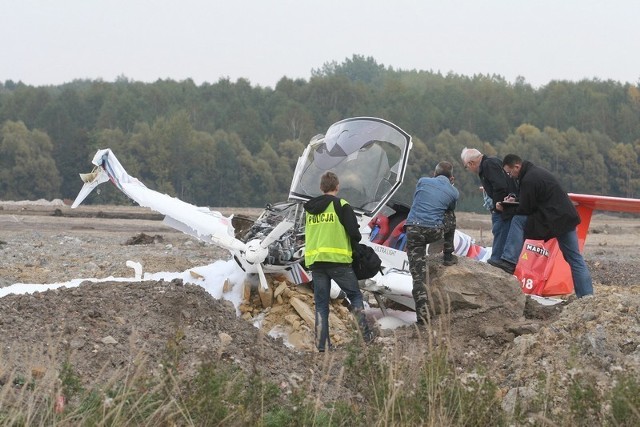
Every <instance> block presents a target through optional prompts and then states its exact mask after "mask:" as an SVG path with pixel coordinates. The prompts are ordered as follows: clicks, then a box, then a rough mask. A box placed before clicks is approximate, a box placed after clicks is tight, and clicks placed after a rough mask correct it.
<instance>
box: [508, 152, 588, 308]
mask: <svg viewBox="0 0 640 427" xmlns="http://www.w3.org/2000/svg"><path fill="white" fill-rule="evenodd" d="M502 164H503V168H504V171H505V172H506V173H507V174H508V175H509V176H512V177H514V178H517V179H518V181H519V182H520V204H519V205H518V208H517V210H516V214H518V215H527V222H526V225H525V227H524V237H525V238H527V239H532V240H544V241H547V240H550V239H553V238H556V239H557V240H558V246H559V247H560V251H561V252H562V256H563V257H564V259H565V261H567V263H568V264H569V266H570V267H571V277H572V278H573V287H574V289H575V292H576V296H577V297H578V298H582V297H584V296H587V295H592V294H593V283H592V280H591V273H590V272H589V268H588V267H587V263H586V262H585V261H584V258H583V257H582V254H581V253H580V248H579V245H578V234H577V233H576V226H577V225H578V224H580V215H578V211H576V208H575V206H574V205H573V202H572V201H571V199H570V198H569V195H568V194H567V192H566V191H564V189H563V188H562V186H561V185H560V182H558V180H557V179H556V178H555V177H554V176H553V175H552V174H551V172H549V171H548V170H546V169H543V168H541V167H538V166H535V165H534V164H533V163H531V162H529V161H526V160H525V161H523V160H522V159H521V158H520V157H519V156H517V155H515V154H508V155H507V156H505V158H504V159H503V161H502Z"/></svg>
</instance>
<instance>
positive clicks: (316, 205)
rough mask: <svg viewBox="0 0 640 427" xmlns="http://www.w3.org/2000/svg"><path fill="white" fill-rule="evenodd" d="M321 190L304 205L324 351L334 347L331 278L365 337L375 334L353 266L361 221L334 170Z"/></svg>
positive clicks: (308, 259)
mask: <svg viewBox="0 0 640 427" xmlns="http://www.w3.org/2000/svg"><path fill="white" fill-rule="evenodd" d="M320 190H321V191H322V193H323V194H322V195H321V196H318V197H315V198H313V199H311V200H309V201H308V202H307V203H305V204H304V209H305V211H306V228H305V240H306V241H305V255H304V261H305V265H306V266H307V268H309V269H310V270H311V272H312V275H313V297H314V300H315V305H316V317H315V339H316V347H317V349H318V351H320V352H324V351H325V350H327V349H329V348H331V340H330V338H329V300H330V291H331V280H332V279H333V281H334V282H336V283H337V284H338V286H340V288H341V289H342V290H343V291H344V293H345V294H346V295H347V298H348V299H349V302H350V303H351V306H350V308H351V311H352V312H353V313H354V314H355V316H356V319H357V320H358V325H359V326H360V330H361V332H362V335H363V338H364V340H365V341H366V342H371V341H372V340H373V339H374V335H373V333H372V331H371V329H370V328H369V326H368V324H367V322H366V318H365V315H364V303H363V300H362V292H361V291H360V288H359V287H358V279H356V275H355V273H354V272H353V268H352V267H351V262H352V261H353V258H352V250H353V248H355V247H356V245H357V244H358V242H360V239H361V238H362V236H361V234H360V227H359V225H358V220H357V218H356V215H355V213H354V212H353V209H352V208H351V206H350V205H349V203H348V202H347V201H346V200H344V199H340V198H338V197H337V194H338V191H339V190H340V182H339V180H338V176H337V175H336V174H335V173H333V172H326V173H325V174H324V175H322V177H321V178H320Z"/></svg>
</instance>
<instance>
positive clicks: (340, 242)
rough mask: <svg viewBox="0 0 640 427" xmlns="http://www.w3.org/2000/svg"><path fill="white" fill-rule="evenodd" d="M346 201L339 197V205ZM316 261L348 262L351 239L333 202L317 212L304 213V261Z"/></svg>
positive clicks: (307, 264)
mask: <svg viewBox="0 0 640 427" xmlns="http://www.w3.org/2000/svg"><path fill="white" fill-rule="evenodd" d="M346 204H347V201H346V200H344V199H340V205H341V206H344V205H346ZM316 261H323V262H336V263H342V264H350V263H351V261H352V258H351V239H350V238H349V235H348V234H347V231H346V230H345V229H344V226H343V225H342V223H341V222H340V219H339V218H338V214H337V213H336V210H335V208H334V205H333V202H332V203H329V206H327V209H325V211H324V212H322V213H319V214H315V215H314V214H310V213H309V212H307V213H306V228H305V253H304V263H305V264H306V266H307V267H310V266H311V265H312V264H313V263H314V262H316Z"/></svg>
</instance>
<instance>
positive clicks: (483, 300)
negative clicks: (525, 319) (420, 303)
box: [428, 258, 526, 319]
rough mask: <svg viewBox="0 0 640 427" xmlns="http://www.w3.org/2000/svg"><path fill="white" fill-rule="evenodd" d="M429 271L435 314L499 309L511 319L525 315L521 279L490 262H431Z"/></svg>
mask: <svg viewBox="0 0 640 427" xmlns="http://www.w3.org/2000/svg"><path fill="white" fill-rule="evenodd" d="M429 275H430V278H431V286H429V287H428V290H429V292H430V298H429V299H430V301H431V302H432V304H433V306H434V309H435V313H436V314H440V313H445V312H448V311H449V310H451V311H458V310H470V309H481V310H491V309H499V310H500V311H501V312H502V313H504V315H505V316H506V317H509V318H512V319H519V318H521V317H522V316H523V315H524V307H525V300H526V297H525V295H524V293H523V292H522V290H521V289H520V283H519V282H518V280H517V279H516V278H515V277H514V276H511V275H507V274H505V273H504V272H502V271H500V270H498V269H496V268H494V267H492V266H490V265H488V264H485V263H480V262H477V261H474V260H471V259H466V258H462V259H460V260H459V262H458V264H456V265H453V266H449V267H446V268H445V267H442V266H441V265H439V264H437V265H434V264H433V263H432V262H430V263H429Z"/></svg>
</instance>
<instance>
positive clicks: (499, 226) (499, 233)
mask: <svg viewBox="0 0 640 427" xmlns="http://www.w3.org/2000/svg"><path fill="white" fill-rule="evenodd" d="M510 223H511V220H507V221H505V220H503V219H502V214H501V213H500V212H491V233H493V243H492V245H491V258H490V259H491V261H496V262H498V261H500V258H502V253H503V252H504V245H505V240H506V239H507V234H508V233H509V224H510ZM518 255H520V254H518Z"/></svg>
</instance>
